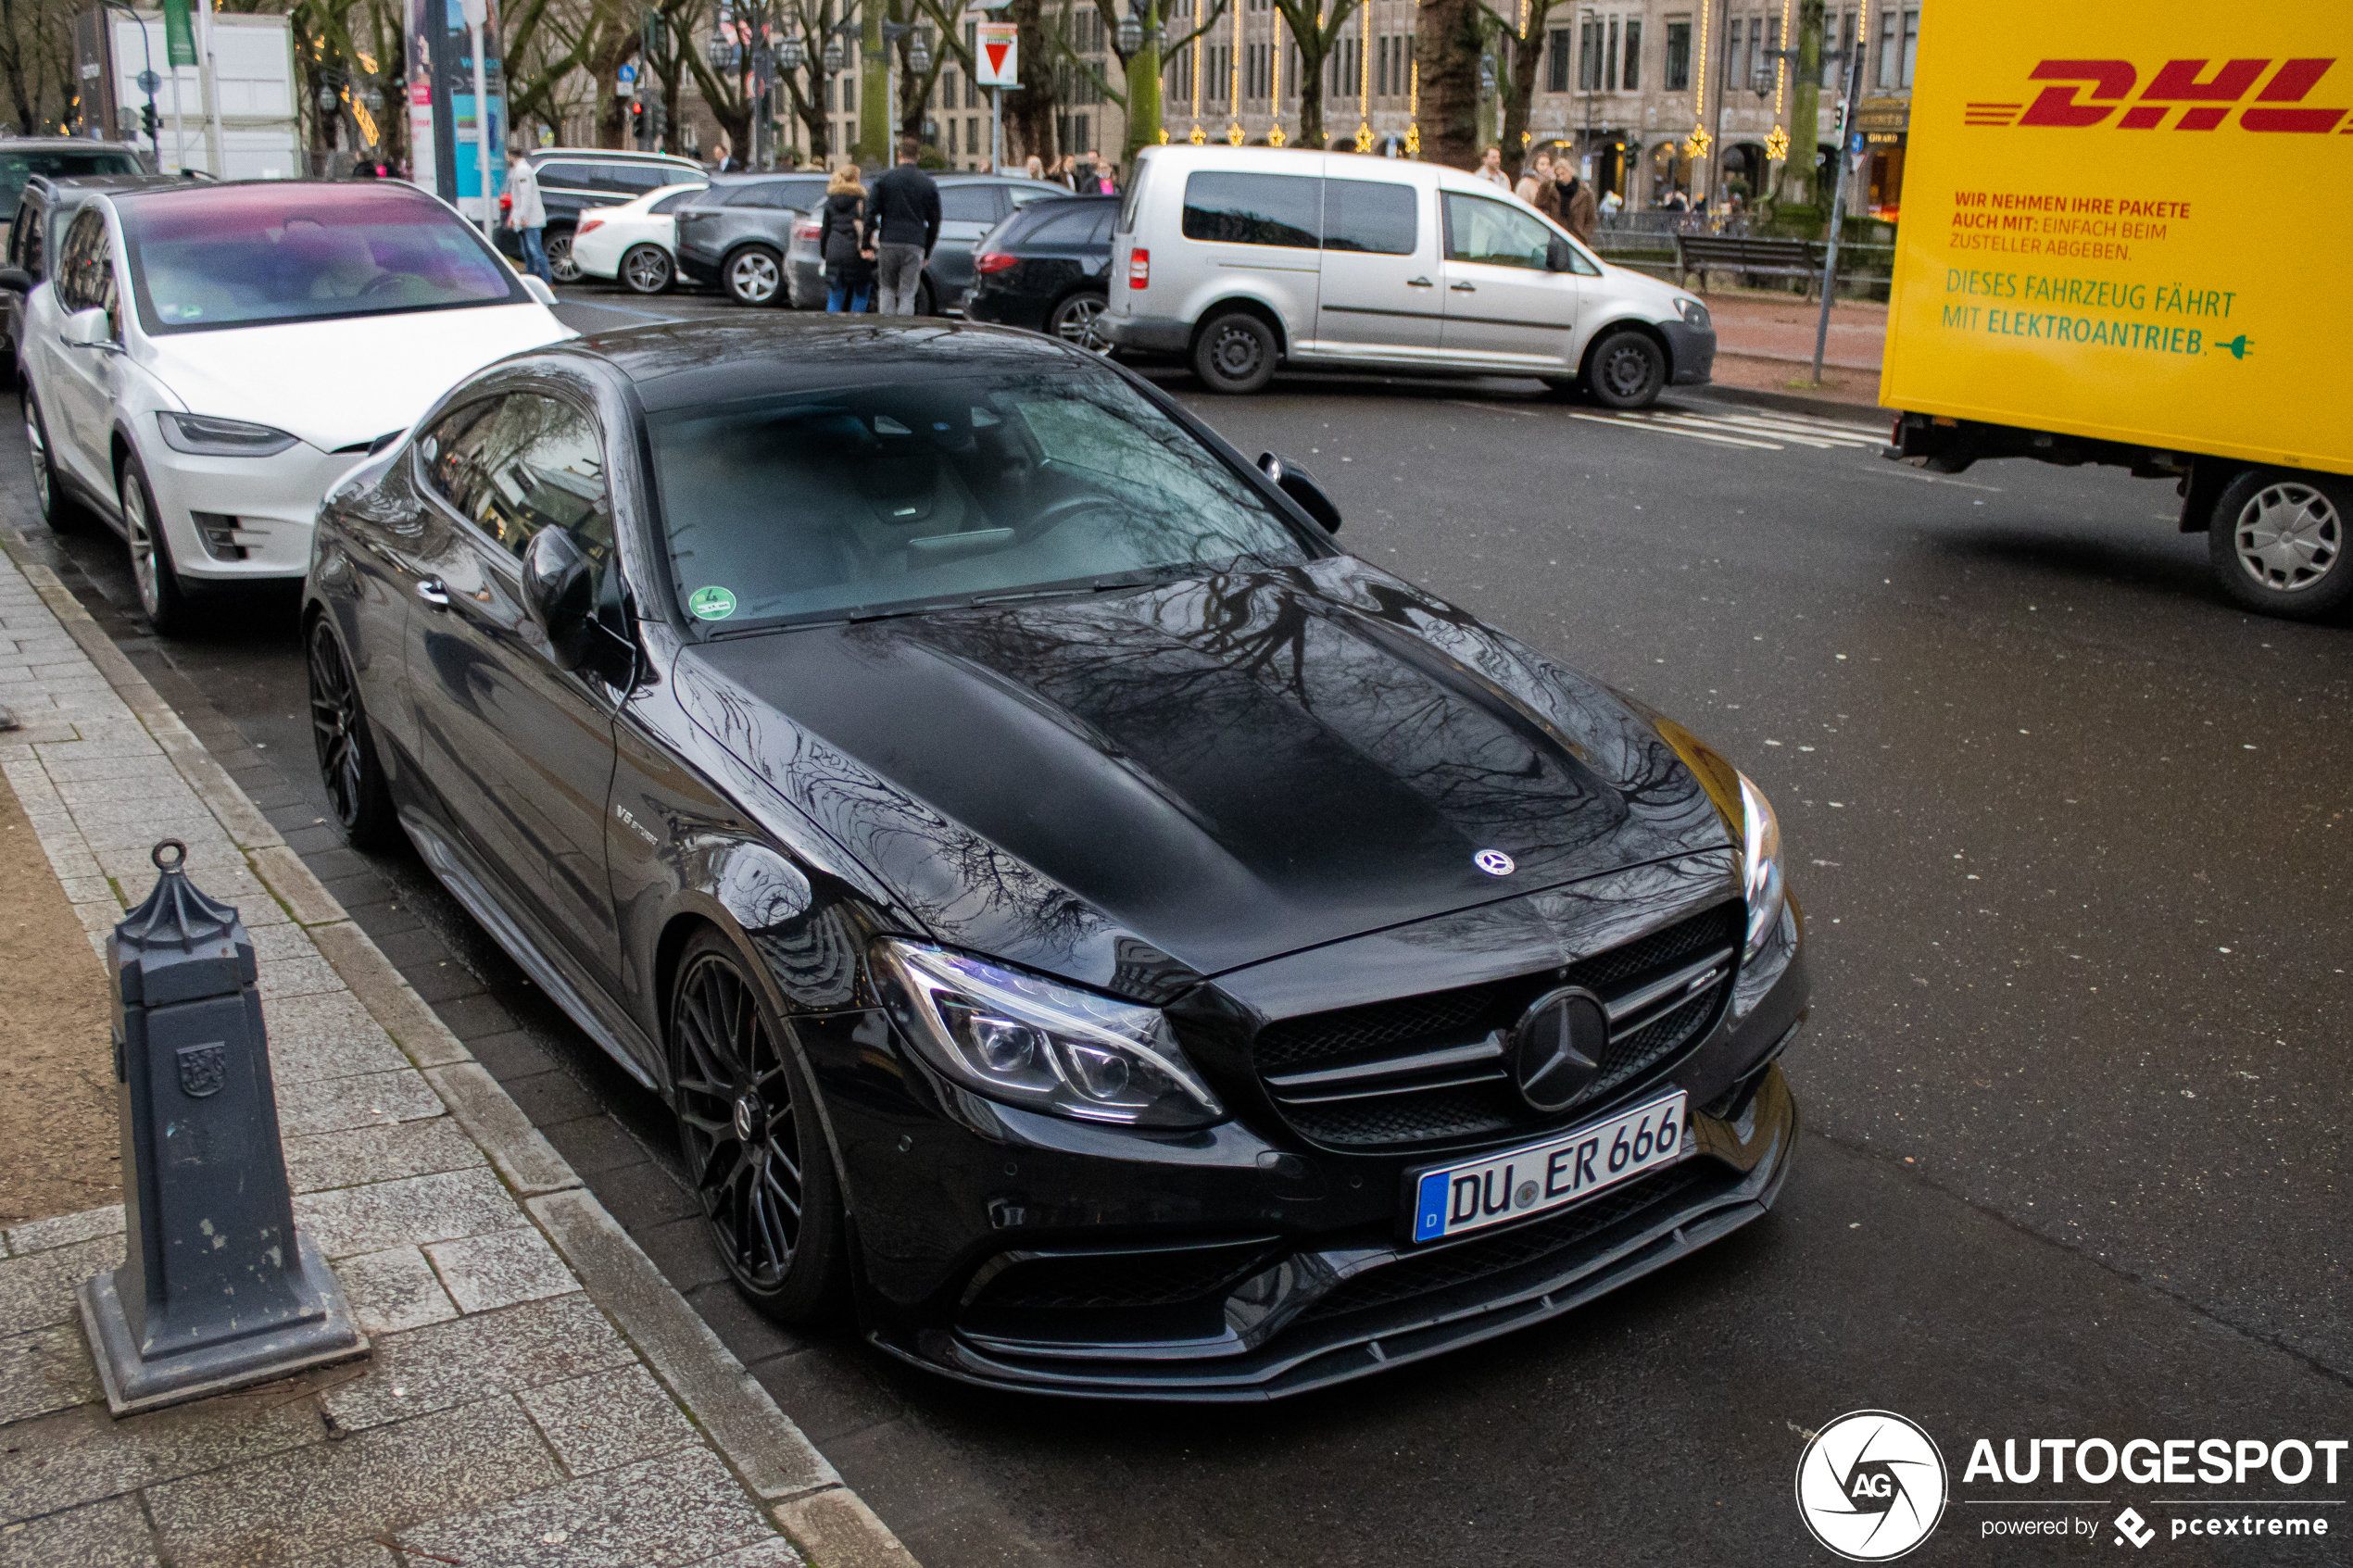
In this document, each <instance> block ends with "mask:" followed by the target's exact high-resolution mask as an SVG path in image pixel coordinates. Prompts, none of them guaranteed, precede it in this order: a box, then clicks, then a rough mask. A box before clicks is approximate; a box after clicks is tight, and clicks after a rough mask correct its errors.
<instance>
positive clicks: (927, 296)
mask: <svg viewBox="0 0 2353 1568" xmlns="http://www.w3.org/2000/svg"><path fill="white" fill-rule="evenodd" d="M915 314H916V315H918V316H937V315H938V314H939V296H938V295H936V294H934V293H933V292H932V289H931V280H930V279H929V278H925V279H924V280H923V281H922V282H919V283H917V284H916V285H915Z"/></svg>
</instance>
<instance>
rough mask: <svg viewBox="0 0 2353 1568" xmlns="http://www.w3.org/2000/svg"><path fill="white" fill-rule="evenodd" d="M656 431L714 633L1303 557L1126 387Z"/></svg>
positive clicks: (692, 599)
mask: <svg viewBox="0 0 2353 1568" xmlns="http://www.w3.org/2000/svg"><path fill="white" fill-rule="evenodd" d="M648 426H649V433H650V435H651V439H652V445H653V457H654V472H655V478H656V482H657V483H658V485H659V487H660V493H661V508H662V514H663V517H664V520H665V523H666V527H667V532H668V537H669V546H670V561H671V568H672V572H673V581H674V583H675V584H676V587H677V592H678V596H679V602H680V604H681V605H682V606H684V607H685V608H686V611H687V613H688V614H690V615H693V616H695V617H696V618H698V619H699V620H703V621H738V622H740V621H778V620H840V619H842V618H844V617H845V616H850V615H862V614H875V613H887V612H889V611H891V610H893V609H905V608H913V607H918V606H931V605H937V604H941V603H965V602H969V601H970V600H972V599H973V598H975V597H984V596H994V595H1003V594H1020V593H1023V592H1026V591H1029V592H1034V591H1038V590H1041V589H1048V588H1069V589H1072V590H1073V591H1077V592H1085V591H1088V589H1090V588H1092V587H1094V586H1098V585H1104V584H1105V583H1106V580H1111V581H1116V582H1132V581H1136V580H1138V579H1139V577H1149V576H1154V575H1161V574H1167V573H1171V572H1173V571H1178V570H1181V569H1187V568H1195V567H1207V566H1214V565H1219V564H1223V563H1226V562H1228V561H1231V560H1233V559H1234V558H1237V557H1240V556H1251V557H1253V558H1258V559H1262V560H1269V561H1297V560H1303V559H1305V558H1306V552H1305V551H1304V550H1303V549H1302V547H1301V546H1300V543H1299V541H1298V539H1297V538H1296V537H1295V536H1294V535H1293V534H1292V533H1291V531H1290V527H1289V526H1288V525H1287V524H1286V523H1285V522H1284V521H1283V520H1282V519H1281V518H1280V517H1279V516H1277V513H1276V512H1275V510H1274V509H1273V508H1271V507H1269V506H1268V505H1267V504H1266V503H1265V501H1264V500H1263V499H1261V498H1260V496H1259V495H1258V494H1257V492H1256V491H1255V490H1253V489H1252V486H1251V485H1250V484H1249V483H1247V482H1246V481H1245V480H1244V479H1243V478H1242V476H1241V475H1239V474H1238V473H1236V472H1235V471H1234V470H1232V468H1230V467H1229V466H1228V465H1227V463H1226V462H1224V461H1222V460H1221V459H1220V458H1218V456H1217V455H1216V454H1215V453H1214V452H1212V451H1211V450H1210V449H1209V448H1208V447H1206V446H1204V445H1202V443H1201V442H1200V441H1199V440H1197V439H1196V438H1195V437H1194V436H1193V435H1192V434H1191V433H1190V432H1189V431H1187V430H1186V429H1185V428H1184V427H1183V426H1181V425H1179V424H1178V423H1177V422H1176V420H1172V419H1170V418H1169V417H1168V416H1167V415H1166V414H1164V413H1163V412H1162V411H1161V410H1160V409H1158V408H1154V407H1153V406H1152V405H1151V403H1150V402H1149V401H1147V400H1146V399H1145V398H1143V397H1142V396H1140V395H1138V394H1137V392H1136V391H1135V389H1133V388H1132V387H1130V386H1128V385H1127V384H1126V383H1125V382H1124V381H1122V380H1121V379H1119V378H1118V377H1117V376H1115V375H1113V374H1110V373H1108V372H1102V371H1096V372H1091V373H1090V372H1088V371H1087V370H1074V369H1073V367H1071V366H1070V365H1068V364H1066V363H1055V364H1052V365H1051V366H1044V367H1040V368H1039V369H1038V370H1022V371H1013V372H997V373H991V374H977V375H971V376H959V377H943V378H940V379H937V380H925V381H922V382H917V383H882V384H875V385H869V386H855V387H834V388H827V389H825V390H824V391H816V392H807V393H800V394H796V395H788V396H779V397H773V398H763V399H761V400H759V401H757V402H754V403H749V404H730V405H727V406H724V407H720V408H684V409H678V410H674V411H672V412H669V413H664V414H657V415H655V416H654V417H653V418H652V419H651V420H649V421H648Z"/></svg>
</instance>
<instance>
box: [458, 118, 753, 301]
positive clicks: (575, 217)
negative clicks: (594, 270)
mask: <svg viewBox="0 0 2353 1568" xmlns="http://www.w3.org/2000/svg"><path fill="white" fill-rule="evenodd" d="M523 161H525V162H526V163H528V164H530V165H531V166H532V169H533V171H534V172H535V173H536V174H537V175H538V176H539V199H540V201H541V202H543V203H544V204H545V205H546V206H547V232H546V233H545V234H544V235H542V236H541V238H542V240H543V241H544V243H545V244H546V245H547V270H548V271H550V272H553V273H554V274H555V275H556V282H560V283H575V282H579V281H580V269H579V267H578V266H577V265H576V264H574V262H573V259H572V235H573V230H574V229H576V228H578V227H579V226H580V214H581V212H582V211H583V210H584V209H585V208H587V207H618V206H620V205H621V204H622V203H623V202H625V201H635V200H636V199H637V198H638V197H639V196H642V195H644V194H646V193H647V192H648V191H659V190H661V188H662V187H663V186H664V185H680V184H684V183H686V182H687V181H690V180H701V179H705V178H707V172H706V170H705V169H703V166H702V165H701V164H698V163H697V162H695V161H694V160H693V159H692V158H683V157H671V156H670V155H669V154H667V153H632V152H623V151H618V150H612V149H607V148H604V147H542V148H540V149H539V150H538V151H536V152H535V153H530V154H528V155H526V156H525V157H524V160H523ZM497 245H498V248H499V249H500V250H502V251H504V252H506V253H507V255H509V256H510V257H521V256H522V242H521V241H520V240H518V239H517V238H516V237H515V232H514V231H513V230H512V229H510V228H508V227H506V225H505V224H503V223H501V224H500V225H499V226H498V231H497Z"/></svg>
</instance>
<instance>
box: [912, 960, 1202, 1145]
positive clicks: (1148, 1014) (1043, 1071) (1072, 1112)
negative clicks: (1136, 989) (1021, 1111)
mask: <svg viewBox="0 0 2353 1568" xmlns="http://www.w3.org/2000/svg"><path fill="white" fill-rule="evenodd" d="M874 955H875V963H876V967H877V968H878V969H879V970H880V971H881V972H882V975H883V977H884V979H885V980H886V982H895V987H894V988H895V989H896V991H897V993H898V994H897V995H895V996H892V997H890V998H889V1007H890V1012H891V1016H892V1017H893V1018H894V1019H895V1020H897V1021H898V1023H899V1025H900V1028H901V1029H903V1030H904V1031H905V1032H906V1035H907V1037H908V1038H909V1039H910V1040H912V1042H913V1043H914V1046H915V1048H916V1049H917V1050H919V1051H921V1052H922V1053H923V1055H924V1060H926V1061H928V1062H930V1063H931V1064H932V1065H933V1066H934V1067H937V1069H939V1071H940V1072H942V1073H946V1074H948V1076H949V1077H950V1078H952V1079H954V1080H955V1081H956V1082H957V1083H960V1084H962V1085H964V1086H965V1087H967V1088H969V1089H971V1090H973V1091H974V1092H975V1094H980V1095H984V1096H986V1097H988V1098H990V1099H998V1100H1004V1101H1006V1102H1008V1103H1010V1104H1013V1105H1020V1106H1026V1107H1027V1108H1029V1109H1030V1110H1043V1111H1047V1112H1050V1113H1051V1114H1053V1115H1056V1116H1073V1117H1077V1118H1079V1119H1080V1120H1082V1121H1088V1122H1117V1123H1124V1124H1126V1125H1127V1126H1131V1127H1205V1126H1208V1125H1209V1124H1210V1123H1214V1122H1222V1121H1224V1120H1225V1118H1226V1108H1225V1107H1224V1106H1222V1105H1220V1104H1218V1103H1217V1097H1216V1096H1215V1095H1213V1094H1211V1093H1210V1092H1209V1086H1208V1085H1205V1084H1203V1083H1202V1081H1201V1078H1200V1076H1199V1075H1198V1074H1196V1073H1194V1072H1193V1068H1192V1064H1191V1063H1190V1062H1189V1061H1187V1060H1185V1053H1184V1051H1183V1050H1182V1049H1181V1048H1180V1047H1178V1046H1177V1044H1176V1035H1174V1034H1173V1033H1172V1032H1171V1031H1170V1029H1169V1027H1168V1020H1167V1019H1166V1018H1165V1017H1164V1016H1163V1015H1162V1013H1161V1011H1160V1010H1159V1009H1157V1008H1148V1007H1138V1006H1136V1005H1135V1004H1134V1003H1132V1002H1122V1001H1115V1000H1114V999H1113V998H1111V997H1101V996H1097V995H1095V994H1093V993H1092V992H1088V991H1080V990H1076V989H1075V988H1073V987H1071V986H1067V985H1056V984H1054V983H1053V982H1051V981H1049V980H1040V979H1038V977H1037V976H1035V975H1029V974H1021V973H1017V972H1014V971H1013V970H1009V969H1000V968H999V967H997V966H996V965H995V964H990V963H983V962H982V961H981V960H978V959H974V958H967V957H965V956H964V955H963V954H961V953H951V952H948V951H945V950H943V949H941V948H938V947H917V946H915V945H914V944H913V943H910V942H896V941H891V940H889V939H887V938H886V939H884V940H882V941H879V942H877V943H875V948H874Z"/></svg>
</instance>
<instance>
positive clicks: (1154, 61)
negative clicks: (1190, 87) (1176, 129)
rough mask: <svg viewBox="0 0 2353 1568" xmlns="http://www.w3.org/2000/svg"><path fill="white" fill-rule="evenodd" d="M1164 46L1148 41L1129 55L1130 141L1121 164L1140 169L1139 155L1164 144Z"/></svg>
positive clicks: (1128, 111)
mask: <svg viewBox="0 0 2353 1568" xmlns="http://www.w3.org/2000/svg"><path fill="white" fill-rule="evenodd" d="M1160 68H1161V57H1160V45H1159V44H1156V43H1153V42H1151V39H1149V38H1147V39H1146V41H1145V44H1144V46H1143V47H1142V48H1140V49H1139V50H1137V51H1136V52H1135V53H1134V54H1133V55H1130V56H1127V141H1126V145H1124V146H1122V147H1121V148H1120V150H1119V161H1120V162H1121V163H1123V164H1125V165H1126V166H1127V167H1128V168H1130V169H1133V168H1134V167H1135V166H1136V155H1137V154H1138V153H1139V152H1141V151H1142V150H1143V149H1144V148H1146V147H1151V146H1157V145H1158V144H1159V143H1160V131H1161V127H1162V125H1164V123H1166V122H1165V121H1164V119H1163V118H1162V112H1163V111H1162V108H1161V100H1160Z"/></svg>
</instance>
